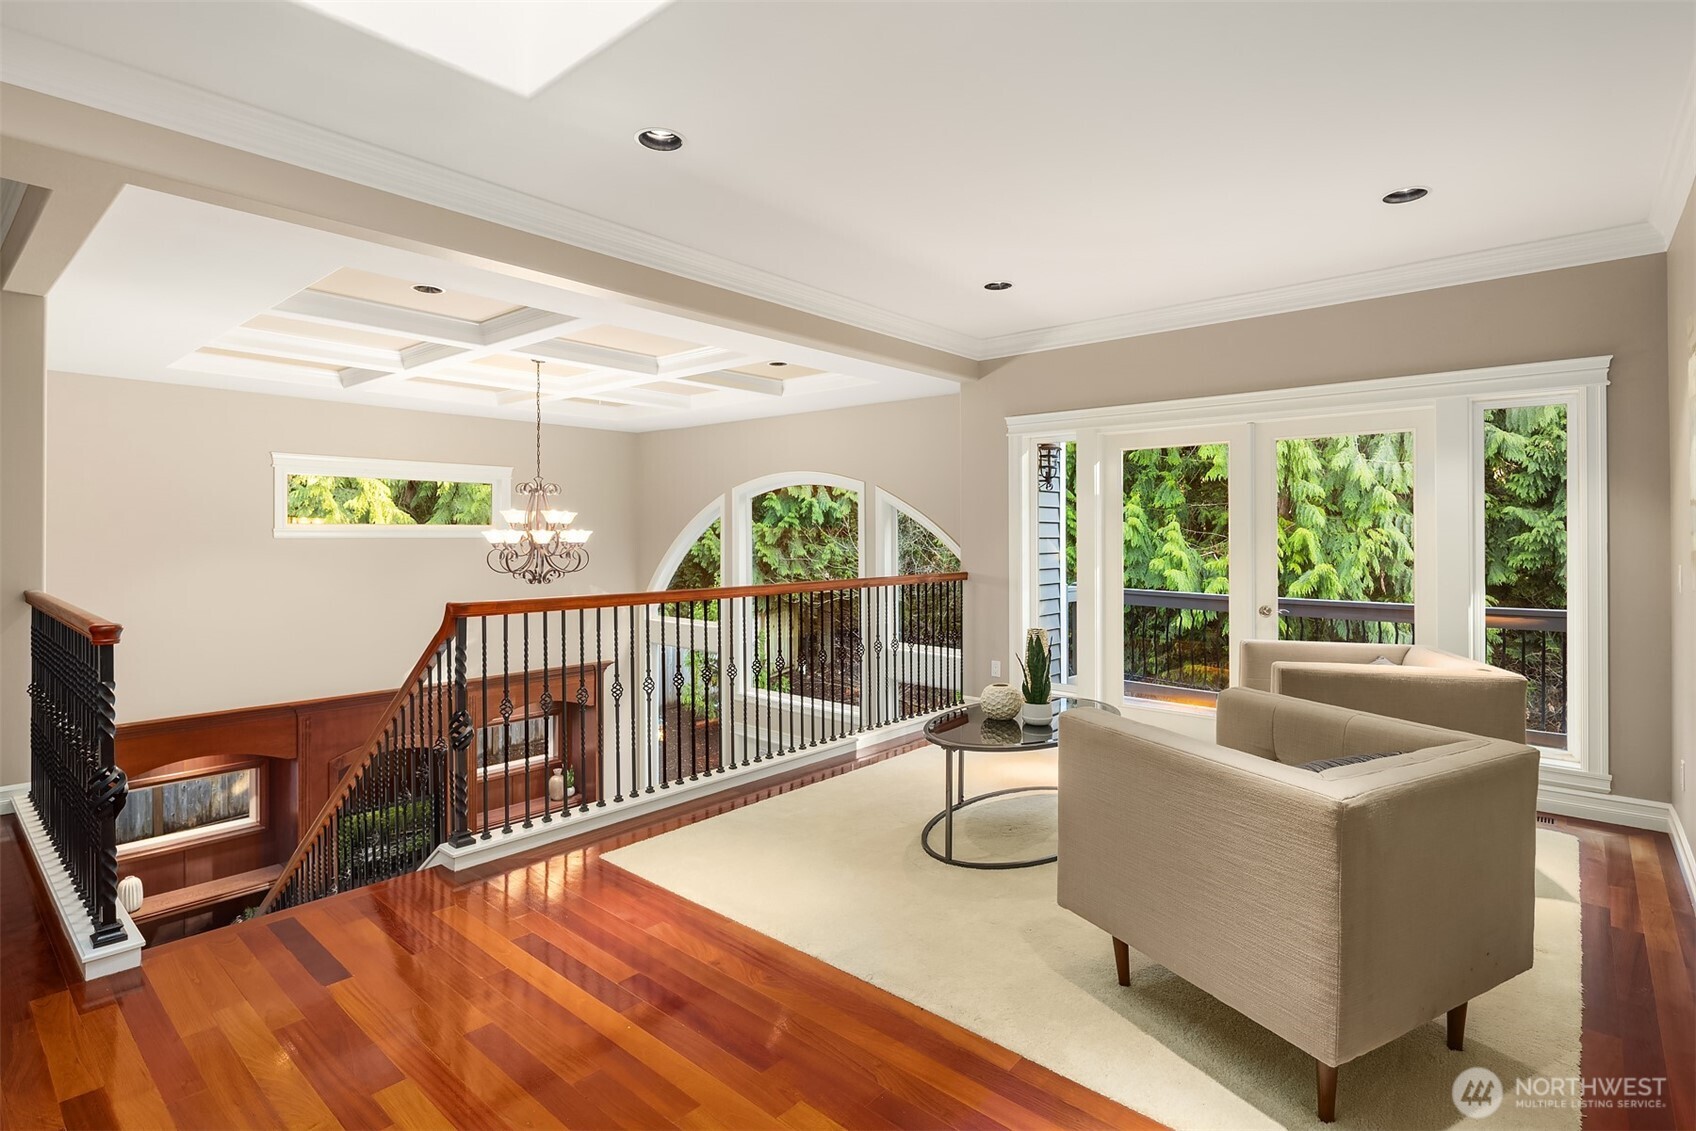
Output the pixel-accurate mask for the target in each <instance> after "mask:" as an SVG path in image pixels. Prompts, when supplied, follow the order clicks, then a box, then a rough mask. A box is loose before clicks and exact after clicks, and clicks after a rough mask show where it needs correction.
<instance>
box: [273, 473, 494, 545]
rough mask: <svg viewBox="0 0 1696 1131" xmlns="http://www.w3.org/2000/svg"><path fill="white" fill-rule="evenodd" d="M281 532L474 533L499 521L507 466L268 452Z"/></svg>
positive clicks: (315, 534)
mask: <svg viewBox="0 0 1696 1131" xmlns="http://www.w3.org/2000/svg"><path fill="white" fill-rule="evenodd" d="M272 466H273V468H274V469H275V480H276V483H275V490H276V499H275V519H274V521H275V530H276V533H277V535H278V536H279V537H323V536H331V537H335V536H342V537H346V536H355V537H358V536H364V537H393V536H397V535H398V536H401V537H409V536H410V537H418V536H425V537H442V536H448V537H453V536H473V535H477V534H480V533H481V532H482V531H484V530H488V529H490V528H491V527H493V526H496V525H498V514H499V511H500V509H501V507H502V506H504V505H506V501H507V500H508V499H510V498H511V495H512V469H511V468H507V467H484V466H478V465H472V464H438V463H414V462H409V461H404V460H379V459H358V458H350V457H342V456H301V455H286V454H282V453H273V455H272Z"/></svg>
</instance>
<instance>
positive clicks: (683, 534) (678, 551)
mask: <svg viewBox="0 0 1696 1131" xmlns="http://www.w3.org/2000/svg"><path fill="white" fill-rule="evenodd" d="M724 514H725V506H724V496H723V495H719V496H717V497H715V498H714V499H713V500H712V501H711V502H710V503H708V504H707V505H706V506H704V507H702V508H701V509H700V510H698V511H696V512H695V517H694V518H691V519H690V520H689V521H688V522H686V523H684V525H683V529H681V530H679V531H678V532H677V537H675V538H673V539H672V540H671V545H670V546H668V547H667V548H666V551H665V555H664V556H663V557H661V558H660V564H659V566H658V568H656V569H655V570H654V576H653V577H652V578H651V579H650V580H649V582H648V591H649V592H651V593H663V592H665V589H666V586H668V585H670V584H671V576H672V574H674V573H676V572H677V567H678V566H680V565H682V564H683V559H684V558H686V557H688V555H689V551H690V550H692V549H694V548H695V543H696V542H699V541H700V540H701V535H703V534H705V533H706V532H707V528H708V527H710V526H712V524H713V523H715V522H717V523H719V524H720V525H719V528H718V550H719V562H718V583H719V584H720V585H725V584H726V581H725V572H726V566H725V563H724V558H725V550H726V549H727V544H726V542H725V540H724V526H723V523H724Z"/></svg>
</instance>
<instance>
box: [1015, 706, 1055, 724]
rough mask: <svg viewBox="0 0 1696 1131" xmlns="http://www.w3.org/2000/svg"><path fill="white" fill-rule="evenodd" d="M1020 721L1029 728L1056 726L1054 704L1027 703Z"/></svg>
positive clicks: (1021, 712) (1020, 715)
mask: <svg viewBox="0 0 1696 1131" xmlns="http://www.w3.org/2000/svg"><path fill="white" fill-rule="evenodd" d="M1019 721H1020V722H1022V723H1024V724H1025V725H1026V726H1028V727H1051V726H1053V725H1054V704H1052V703H1026V704H1025V705H1024V707H1023V709H1021V710H1020V712H1019Z"/></svg>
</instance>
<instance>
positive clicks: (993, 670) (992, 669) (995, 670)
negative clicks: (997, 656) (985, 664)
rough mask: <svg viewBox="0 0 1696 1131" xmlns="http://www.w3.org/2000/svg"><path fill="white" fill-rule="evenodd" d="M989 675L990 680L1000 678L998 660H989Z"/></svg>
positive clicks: (999, 663)
mask: <svg viewBox="0 0 1696 1131" xmlns="http://www.w3.org/2000/svg"><path fill="white" fill-rule="evenodd" d="M989 674H990V676H991V677H992V678H1000V676H1001V661H1000V660H991V661H990V662H989Z"/></svg>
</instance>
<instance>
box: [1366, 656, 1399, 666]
mask: <svg viewBox="0 0 1696 1131" xmlns="http://www.w3.org/2000/svg"><path fill="white" fill-rule="evenodd" d="M1372 662H1373V663H1374V664H1380V665H1382V664H1388V665H1390V666H1391V667H1392V668H1399V667H1401V665H1400V664H1398V663H1397V662H1396V661H1394V660H1392V659H1390V657H1388V656H1379V657H1378V658H1377V659H1375V660H1373V661H1372Z"/></svg>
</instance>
